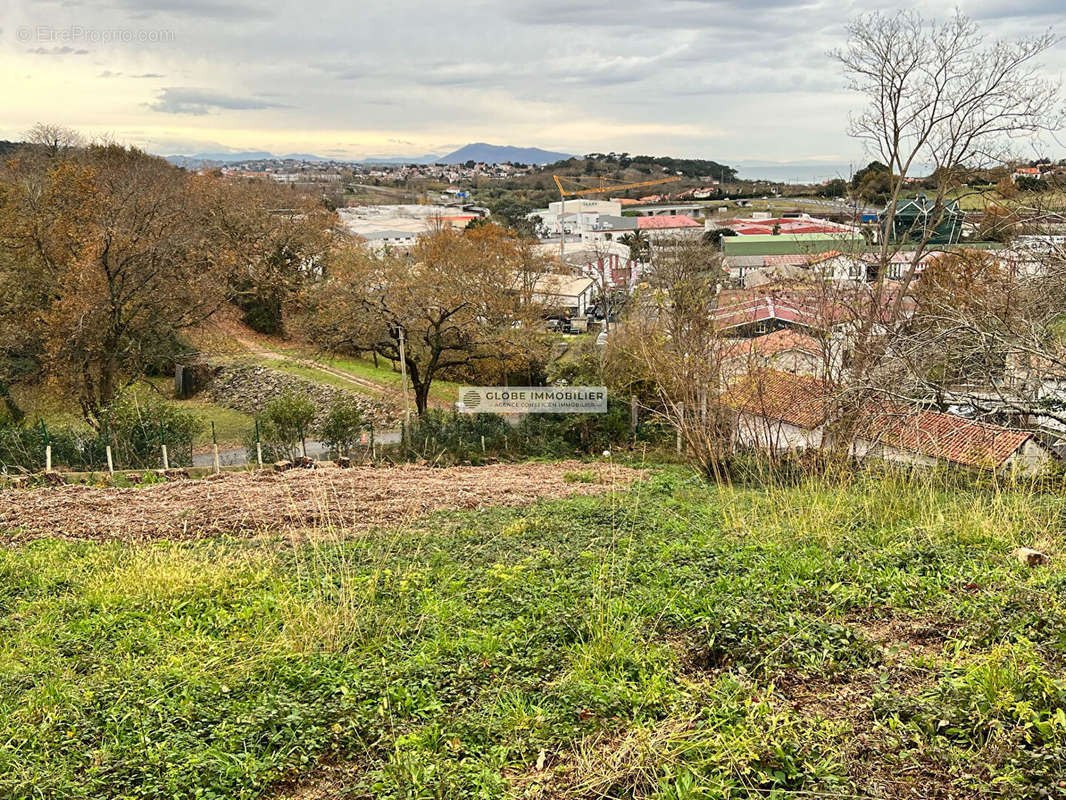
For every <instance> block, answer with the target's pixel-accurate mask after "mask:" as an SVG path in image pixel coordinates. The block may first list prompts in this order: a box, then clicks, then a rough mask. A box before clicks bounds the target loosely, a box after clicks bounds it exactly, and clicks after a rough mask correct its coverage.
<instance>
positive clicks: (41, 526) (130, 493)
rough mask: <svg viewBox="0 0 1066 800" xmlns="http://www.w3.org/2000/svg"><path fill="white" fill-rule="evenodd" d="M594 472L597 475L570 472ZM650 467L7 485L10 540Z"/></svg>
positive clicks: (502, 493) (374, 516)
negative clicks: (112, 485)
mask: <svg viewBox="0 0 1066 800" xmlns="http://www.w3.org/2000/svg"><path fill="white" fill-rule="evenodd" d="M588 470H592V471H593V472H594V473H595V474H596V480H595V481H594V482H592V483H583V482H570V481H567V480H566V479H565V477H564V476H565V475H566V474H567V473H569V472H581V473H585V472H587V471H588ZM640 474H641V473H640V471H638V470H633V469H629V468H626V467H621V466H616V465H612V464H607V463H599V464H585V463H580V462H576V461H568V462H554V463H543V464H542V463H536V464H533V463H531V464H492V465H488V466H482V467H449V468H433V467H427V466H418V465H403V466H397V467H388V468H373V467H355V468H353V469H343V470H342V469H337V468H325V469H317V470H292V471H289V472H285V473H274V472H242V473H224V474H223V475H221V476H217V477H212V478H208V479H204V480H185V481H177V482H173V483H159V484H155V485H152V486H145V487H141V488H133V489H108V488H100V487H93V486H75V485H70V486H66V485H64V486H58V487H48V488H40V489H29V490H26V489H0V545H11V544H17V543H21V542H25V541H29V540H32V539H40V538H65V539H95V540H109V539H118V540H147V539H192V538H198V537H204V536H214V535H219V534H243V535H255V534H261V533H264V534H265V533H278V532H285V531H289V530H300V531H304V530H311V531H313V530H315V529H319V530H330V529H352V528H356V529H358V528H368V527H373V526H380V525H391V524H397V523H403V522H406V521H408V520H411V519H414V518H415V517H418V516H420V515H422V514H426V513H429V512H432V511H438V510H443V509H478V508H486V507H490V506H522V505H527V504H530V503H533V502H535V501H537V500H539V499H541V498H560V497H569V496H573V495H593V494H601V493H603V492H607V491H610V490H611V489H612V488H621V487H624V486H626V485H628V484H629V483H631V482H632V481H633V480H634V479H636V478H637V477H639V476H640Z"/></svg>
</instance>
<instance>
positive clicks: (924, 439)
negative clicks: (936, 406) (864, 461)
mask: <svg viewBox="0 0 1066 800" xmlns="http://www.w3.org/2000/svg"><path fill="white" fill-rule="evenodd" d="M861 433H862V435H863V436H864V438H869V439H870V440H872V441H874V442H877V443H879V444H882V445H885V446H888V447H894V448H896V449H898V450H907V451H910V452H912V453H920V454H921V455H924V456H928V457H930V458H935V459H938V460H942V461H952V462H954V463H956V464H962V465H963V466H967V467H984V468H987V469H995V468H996V467H999V466H1001V465H1002V464H1003V462H1004V461H1006V460H1007V459H1008V458H1010V457H1011V456H1012V455H1014V453H1016V452H1017V451H1018V449H1019V448H1020V447H1021V446H1022V445H1024V444H1025V443H1026V442H1027V441H1029V440H1030V439H1031V438H1032V437H1033V435H1032V434H1031V433H1028V432H1026V431H1018V430H1012V429H1010V428H1004V427H1001V426H999V425H990V424H988V423H985V422H975V421H973V420H968V419H963V418H962V417H957V416H955V415H954V414H943V413H941V412H939V411H928V410H913V409H900V410H898V411H896V412H895V413H886V412H884V411H881V412H877V413H876V414H870V415H868V417H867V419H866V420H864V422H863V430H862V431H861Z"/></svg>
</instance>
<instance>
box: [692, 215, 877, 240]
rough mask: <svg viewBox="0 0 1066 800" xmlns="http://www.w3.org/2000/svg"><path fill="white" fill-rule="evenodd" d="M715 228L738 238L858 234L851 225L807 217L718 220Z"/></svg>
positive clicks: (714, 224)
mask: <svg viewBox="0 0 1066 800" xmlns="http://www.w3.org/2000/svg"><path fill="white" fill-rule="evenodd" d="M713 226H714V227H715V228H729V229H730V230H731V231H733V232H734V233H736V234H737V236H780V235H782V234H798V233H807V234H818V233H820V234H829V235H839V234H847V233H854V232H856V229H855V228H854V227H852V226H850V225H843V224H841V223H839V222H831V221H830V220H825V219H818V218H816V217H811V216H806V215H804V216H800V217H780V218H777V219H754V218H753V219H727V220H716V221H715V222H714V223H713ZM708 229H711V223H708Z"/></svg>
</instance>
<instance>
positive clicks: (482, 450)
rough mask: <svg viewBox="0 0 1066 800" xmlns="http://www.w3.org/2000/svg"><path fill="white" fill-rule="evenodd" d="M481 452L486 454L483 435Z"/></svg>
mask: <svg viewBox="0 0 1066 800" xmlns="http://www.w3.org/2000/svg"><path fill="white" fill-rule="evenodd" d="M481 452H482V453H484V452H485V434H481Z"/></svg>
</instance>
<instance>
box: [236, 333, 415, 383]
mask: <svg viewBox="0 0 1066 800" xmlns="http://www.w3.org/2000/svg"><path fill="white" fill-rule="evenodd" d="M237 341H238V342H239V343H240V344H241V345H242V346H243V347H246V348H247V349H248V351H249V352H250V353H252V354H253V355H255V356H256V357H258V358H263V359H268V360H270V361H291V362H292V363H293V364H299V365H300V366H303V367H309V368H310V369H316V370H318V371H319V372H325V373H326V374H327V375H332V376H333V377H335V378H340V379H341V380H344V381H347V382H348V383H351V384H354V385H355V386H359V387H361V388H363V389H367V390H369V391H371V392H373V393H375V394H378V395H381V396H382V397H391V396H392V395H394V394H395V393H396V391H397V390H396V389H393V388H391V387H388V386H384V385H382V384H380V383H375V382H374V381H372V380H370V379H368V378H363V377H361V376H359V375H356V374H355V373H352V372H348V371H347V370H343V369H339V368H337V367H333V366H330V365H329V364H323V363H322V362H321V361H315V360H314V359H310V358H302V357H300V356H294V355H290V354H288V353H279V352H277V351H276V350H270V349H269V348H266V347H263V346H262V345H260V344H259V343H258V342H254V341H252V340H251V339H238V340H237Z"/></svg>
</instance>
